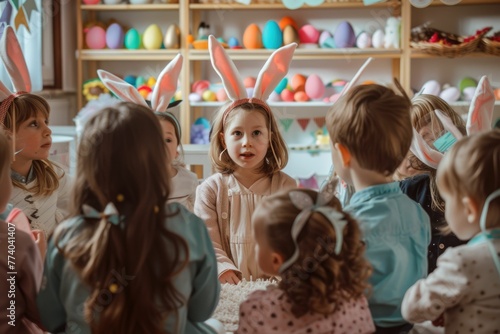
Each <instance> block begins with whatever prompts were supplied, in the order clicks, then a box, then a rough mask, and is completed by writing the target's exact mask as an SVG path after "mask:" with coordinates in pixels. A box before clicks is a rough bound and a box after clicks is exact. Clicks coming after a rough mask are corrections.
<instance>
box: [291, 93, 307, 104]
mask: <svg viewBox="0 0 500 334" xmlns="http://www.w3.org/2000/svg"><path fill="white" fill-rule="evenodd" d="M293 99H294V100H295V101H297V102H307V101H309V97H308V96H307V94H306V93H305V92H297V93H295V94H294V95H293Z"/></svg>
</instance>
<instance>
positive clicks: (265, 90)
mask: <svg viewBox="0 0 500 334" xmlns="http://www.w3.org/2000/svg"><path fill="white" fill-rule="evenodd" d="M296 48H297V43H291V44H288V45H286V46H283V47H281V48H279V49H278V50H276V51H274V52H273V54H272V55H271V57H269V59H268V60H267V62H266V63H265V64H264V67H262V70H261V71H260V73H259V76H258V77H257V81H256V83H255V88H254V91H253V97H255V98H258V99H260V100H262V101H266V100H267V99H268V98H269V95H271V93H272V92H273V90H274V88H276V86H277V85H278V84H279V83H280V81H281V80H282V79H283V78H284V77H285V75H286V74H287V73H288V68H289V66H290V62H291V61H292V57H293V53H294V52H295V49H296Z"/></svg>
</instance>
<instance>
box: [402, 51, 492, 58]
mask: <svg viewBox="0 0 500 334" xmlns="http://www.w3.org/2000/svg"><path fill="white" fill-rule="evenodd" d="M491 57H497V58H498V56H494V55H492V54H489V53H484V52H471V53H468V54H466V55H463V56H460V57H454V58H450V57H445V56H438V55H433V54H429V53H425V52H422V51H418V50H412V51H411V58H412V59H422V58H440V59H460V58H491Z"/></svg>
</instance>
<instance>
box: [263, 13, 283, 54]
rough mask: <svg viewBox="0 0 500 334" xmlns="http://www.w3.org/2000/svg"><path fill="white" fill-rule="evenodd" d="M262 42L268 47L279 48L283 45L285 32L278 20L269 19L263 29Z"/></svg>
mask: <svg viewBox="0 0 500 334" xmlns="http://www.w3.org/2000/svg"><path fill="white" fill-rule="evenodd" d="M262 44H263V45H264V48H266V49H278V48H280V47H281V46H282V45H283V34H282V33H281V29H280V26H279V25H278V22H276V21H273V20H270V21H267V23H266V25H265V26H264V30H263V31H262Z"/></svg>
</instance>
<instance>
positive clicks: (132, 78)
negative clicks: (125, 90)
mask: <svg viewBox="0 0 500 334" xmlns="http://www.w3.org/2000/svg"><path fill="white" fill-rule="evenodd" d="M123 80H124V81H125V82H126V83H129V84H131V85H132V86H135V81H136V80H137V78H136V77H135V76H134V75H126V76H125V78H123Z"/></svg>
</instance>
